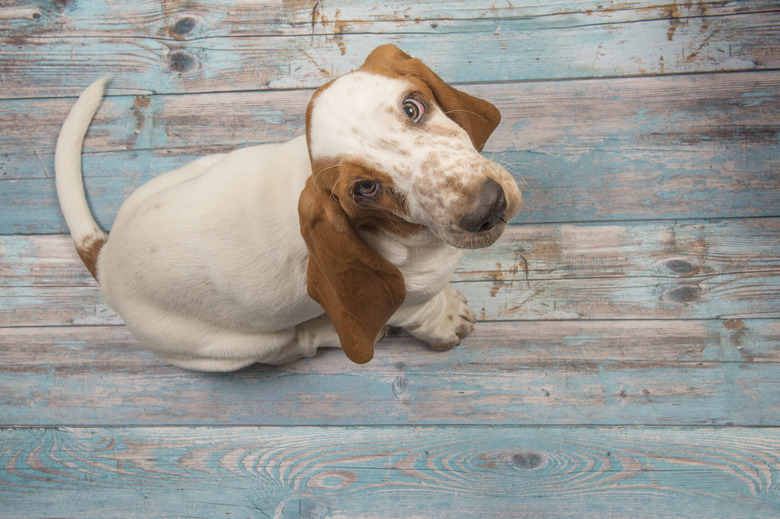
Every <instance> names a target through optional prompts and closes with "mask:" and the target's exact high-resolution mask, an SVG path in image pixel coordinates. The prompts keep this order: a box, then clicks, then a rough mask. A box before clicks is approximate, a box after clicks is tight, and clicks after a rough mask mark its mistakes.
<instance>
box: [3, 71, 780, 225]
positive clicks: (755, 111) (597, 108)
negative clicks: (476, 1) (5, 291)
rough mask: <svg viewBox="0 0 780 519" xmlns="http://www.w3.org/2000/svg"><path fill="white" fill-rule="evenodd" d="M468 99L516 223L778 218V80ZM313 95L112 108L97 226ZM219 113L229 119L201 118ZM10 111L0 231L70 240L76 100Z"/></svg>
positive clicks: (100, 140)
mask: <svg viewBox="0 0 780 519" xmlns="http://www.w3.org/2000/svg"><path fill="white" fill-rule="evenodd" d="M678 89H682V90H678ZM469 91H471V92H472V93H474V94H476V95H480V96H481V97H484V98H486V99H490V100H492V101H494V102H495V103H496V104H497V105H498V106H499V108H500V109H501V110H502V112H503V114H504V122H503V124H502V125H501V127H500V128H499V130H498V132H497V133H496V135H495V136H494V137H493V139H491V141H490V142H489V152H490V153H489V155H490V156H492V157H493V158H494V159H495V160H498V161H499V162H502V163H504V164H506V165H507V166H508V167H509V168H510V170H511V171H513V173H514V174H515V176H516V178H517V179H518V182H519V184H520V185H521V187H522V188H523V189H524V191H525V207H524V208H523V210H522V211H521V213H520V214H519V215H518V217H517V218H516V220H515V221H516V222H523V223H525V222H537V223H538V222H560V221H615V220H621V219H629V220H634V219H648V218H654V219H662V218H667V219H674V218H713V217H735V216H747V217H756V216H774V215H777V214H778V212H777V209H778V207H780V176H778V175H777V174H776V167H777V157H778V154H779V153H780V139H778V128H779V127H778V125H777V123H776V121H777V118H778V117H780V97H778V91H780V75H779V74H778V73H767V74H724V75H720V74H718V75H712V76H709V75H708V76H695V77H679V76H678V77H672V78H638V79H620V80H610V81H575V82H564V83H556V82H551V83H539V84H511V85H489V86H474V87H471V88H470V89H469ZM309 95H310V92H308V91H307V92H300V93H290V92H285V93H268V94H258V93H247V94H229V95H228V94H224V95H223V94H221V95H213V96H212V95H202V96H201V95H196V96H162V97H157V96H153V97H152V98H138V97H111V98H109V99H108V100H107V102H106V105H105V106H104V107H103V109H101V111H100V112H99V114H98V118H97V119H96V121H95V125H94V126H93V127H92V131H91V134H90V137H89V138H88V139H87V142H86V147H85V151H86V155H85V158H84V169H85V172H86V178H87V182H86V184H87V189H88V191H89V192H90V194H91V195H92V201H93V208H94V210H95V213H96V215H97V217H98V220H99V221H100V223H101V224H102V225H103V226H104V227H106V228H109V227H110V225H111V222H112V221H113V218H114V215H115V214H116V211H117V210H118V207H119V205H120V204H121V201H122V200H123V199H124V197H126V196H127V194H128V193H129V192H130V191H132V189H134V188H135V187H137V186H139V185H141V184H142V183H143V182H144V181H146V180H148V179H149V178H152V177H153V176H155V175H157V174H159V173H162V172H165V171H167V170H169V169H172V168H174V167H176V166H178V165H181V164H182V163H185V162H186V161H188V160H191V159H194V158H196V157H197V156H200V155H202V154H204V153H208V152H211V151H215V150H217V149H218V150H221V151H223V150H225V149H229V148H231V147H234V146H242V145H246V144H251V143H257V142H269V141H280V140H286V139H288V138H289V137H290V136H292V135H294V134H296V133H298V132H300V131H302V127H301V125H302V122H303V121H302V114H303V112H304V107H305V104H306V102H307V100H308V97H309ZM211 103H213V105H214V110H215V111H216V112H217V113H219V114H220V116H219V117H210V116H204V113H205V112H206V111H207V110H208V106H210V104H211ZM0 106H3V107H5V108H6V111H5V116H0V119H3V120H4V121H3V122H4V123H7V124H8V127H9V128H13V129H14V131H12V132H8V133H7V134H5V135H4V136H3V137H0V143H2V146H3V148H4V149H6V150H7V152H6V153H7V155H6V156H4V157H2V158H0V173H2V177H1V178H0V202H1V203H0V205H2V206H3V207H4V211H3V212H2V213H0V233H4V234H9V233H41V232H45V233H48V232H63V231H64V222H63V221H62V219H61V217H60V216H59V214H58V211H59V210H58V206H57V203H56V197H55V196H54V182H53V179H52V178H51V176H52V175H53V165H52V164H53V159H52V153H53V146H54V142H55V140H56V134H57V130H58V125H59V121H60V120H61V119H62V118H64V115H65V113H66V112H67V110H68V109H69V107H70V101H68V100H44V101H40V102H35V103H33V102H21V101H6V102H4V103H0ZM22 114H23V115H24V116H21V115H22ZM52 114H57V117H56V124H51V121H52V118H53V117H54V116H53V115H52ZM584 114H587V115H584ZM128 149H129V150H128ZM96 152H97V153H96Z"/></svg>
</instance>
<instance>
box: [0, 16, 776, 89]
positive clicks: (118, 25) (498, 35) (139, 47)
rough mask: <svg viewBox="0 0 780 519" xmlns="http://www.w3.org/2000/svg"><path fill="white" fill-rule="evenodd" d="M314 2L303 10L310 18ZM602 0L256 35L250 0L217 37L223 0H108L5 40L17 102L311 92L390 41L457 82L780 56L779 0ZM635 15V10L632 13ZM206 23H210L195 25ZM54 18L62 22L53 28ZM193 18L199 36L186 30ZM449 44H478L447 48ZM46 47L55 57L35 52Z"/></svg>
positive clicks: (739, 65) (38, 21)
mask: <svg viewBox="0 0 780 519" xmlns="http://www.w3.org/2000/svg"><path fill="white" fill-rule="evenodd" d="M146 5H147V6H149V5H150V4H146ZM315 5H316V3H314V4H308V3H307V4H304V6H300V4H299V5H298V7H302V9H300V11H303V12H304V13H306V12H311V10H312V6H315ZM598 5H599V4H597V3H595V2H594V4H593V5H592V7H594V8H595V9H596V10H597V11H599V12H598V13H597V15H596V16H594V15H593V12H591V13H588V12H587V9H586V10H585V11H584V12H575V13H571V12H568V13H565V14H562V15H557V16H530V17H526V16H523V15H522V14H520V15H514V16H509V17H503V18H495V17H489V18H483V19H480V18H468V19H448V17H442V18H441V19H435V20H433V21H426V22H425V23H423V22H422V20H421V21H420V23H416V21H412V22H411V23H410V21H409V20H405V19H404V20H398V19H396V20H389V21H371V20H368V21H363V20H362V19H358V20H348V19H327V16H326V17H325V18H323V17H322V16H319V17H316V19H314V20H306V19H303V20H302V19H300V16H299V17H298V18H297V19H293V20H292V22H293V24H292V25H290V23H289V20H286V19H285V17H284V16H283V15H282V17H281V18H280V20H279V22H278V24H275V27H274V28H270V29H267V30H262V31H261V33H262V35H260V36H257V35H253V34H251V32H252V31H251V30H250V34H247V33H246V31H245V29H244V28H245V27H246V25H247V24H251V22H252V20H254V18H255V17H258V16H259V18H260V19H261V20H268V21H270V20H269V17H268V16H267V15H263V14H262V13H260V14H259V15H258V14H255V13H257V12H258V10H259V9H264V8H266V6H267V4H266V3H262V4H259V5H258V4H255V7H254V9H252V11H251V13H248V16H247V17H246V18H245V19H244V20H245V22H244V25H242V26H241V27H240V28H239V29H238V30H237V31H235V32H234V31H233V30H232V29H230V30H228V31H227V34H226V35H223V34H221V33H224V32H225V31H224V29H222V30H220V29H217V30H216V31H214V32H211V27H209V24H213V23H215V22H217V20H216V19H215V18H217V19H218V18H219V16H220V15H221V14H222V13H224V12H225V9H224V7H222V8H221V9H220V8H215V9H214V10H213V11H211V12H209V11H206V13H207V14H205V15H204V16H206V18H205V19H201V14H200V13H204V11H203V10H199V11H195V12H194V14H193V15H192V16H190V17H189V19H190V20H193V21H194V22H190V23H184V24H182V25H177V24H179V22H180V21H181V19H182V18H183V17H186V12H182V11H175V13H174V12H172V13H165V14H166V15H165V16H163V17H161V16H160V10H159V8H156V7H155V9H154V12H153V13H152V14H151V17H152V22H151V24H152V26H151V27H149V28H147V29H141V30H140V31H139V27H138V25H137V24H135V23H134V22H133V21H132V18H131V19H129V20H128V19H126V18H124V17H123V16H122V11H121V9H120V10H119V12H117V8H116V7H115V6H114V4H112V3H108V2H106V3H102V2H101V3H94V4H93V3H91V2H90V3H73V4H70V5H69V7H68V8H67V9H66V10H65V12H63V13H54V14H53V15H50V14H49V13H48V12H46V11H45V10H41V12H40V16H38V17H37V18H35V17H34V14H31V15H30V17H31V18H32V19H31V20H27V19H26V18H25V22H24V23H23V24H22V27H21V28H20V27H19V26H18V25H16V26H15V27H16V28H15V29H14V31H13V32H16V34H11V35H9V36H8V37H7V38H6V39H5V40H3V42H2V43H3V45H0V59H1V60H2V61H3V63H4V75H5V77H6V79H5V83H6V87H7V88H6V92H7V94H6V95H8V96H12V97H43V96H52V95H58V96H59V95H73V94H75V93H76V92H78V91H80V90H81V88H82V86H83V82H84V79H85V78H90V77H92V78H96V77H97V76H100V75H104V74H106V73H107V72H113V73H115V74H116V75H117V77H118V78H119V79H121V84H122V85H123V87H124V88H125V89H127V90H126V91H128V92H133V93H146V92H150V91H151V92H166V93H172V92H184V91H186V92H208V91H229V90H247V89H256V88H258V87H260V88H301V87H316V86H319V85H321V84H323V83H325V82H326V81H328V80H330V79H332V78H333V77H335V76H338V75H341V74H343V73H345V72H347V71H349V70H352V69H354V68H355V67H356V66H357V65H359V64H360V63H361V62H362V61H363V59H364V58H365V56H366V54H367V53H368V51H369V50H370V49H373V48H374V47H376V46H378V45H380V44H383V43H395V44H397V45H399V46H401V47H402V48H404V49H405V50H407V51H408V52H409V53H411V54H413V55H416V56H420V57H425V58H427V60H429V61H430V64H432V65H435V66H434V68H435V70H436V71H437V72H439V73H440V74H441V75H442V76H443V77H448V78H450V80H451V81H456V82H475V81H476V82H486V81H515V80H527V79H534V80H538V79H551V78H555V79H563V78H581V77H612V76H625V75H646V74H669V73H685V72H714V71H734V70H770V69H773V68H776V67H777V66H778V63H780V54H778V52H777V50H778V49H777V46H776V45H770V46H767V42H775V41H778V39H780V38H778V31H780V23H778V22H780V11H778V10H777V9H776V7H775V8H774V9H773V8H771V7H769V8H766V7H765V8H764V9H763V10H762V9H758V12H747V13H745V12H744V11H743V12H734V13H733V14H730V15H723V16H718V17H709V16H706V15H704V14H703V13H702V12H701V11H699V12H698V13H695V12H691V13H688V14H687V15H685V14H681V13H680V12H679V10H680V7H675V8H672V9H671V10H670V9H669V8H664V7H659V6H657V5H654V6H652V7H651V8H650V9H643V8H642V7H643V6H639V8H638V9H636V10H628V11H626V10H615V9H611V10H609V9H599V8H598ZM674 9H677V11H678V12H677V14H675V12H674ZM694 9H696V8H695V7H691V8H689V9H688V10H689V11H691V10H694ZM307 10H308V11H307ZM365 10H366V8H365V4H363V5H362V6H360V8H359V9H358V10H357V11H356V16H360V17H361V18H362V16H364V13H365ZM683 10H685V8H683ZM441 11H442V12H446V9H444V8H443V9H442V10H441ZM104 12H108V14H109V20H111V21H112V22H113V23H112V24H110V25H108V26H106V24H102V25H100V26H99V30H97V31H95V32H94V33H93V32H92V31H91V29H90V25H91V24H93V23H94V22H95V21H96V20H98V19H100V18H101V16H105V14H104ZM521 12H522V11H521ZM627 12H630V13H633V16H629V17H626V13H627ZM74 13H75V16H76V18H78V19H80V20H81V23H80V24H76V26H75V27H71V28H70V31H68V30H65V31H62V30H57V28H58V27H63V26H66V27H67V21H68V20H69V18H70V17H71V16H74ZM615 13H621V14H617V15H616V14H615ZM334 14H335V13H334ZM485 14H488V12H487V11H485ZM491 14H492V13H491ZM137 16H140V17H142V18H143V17H144V14H142V13H137ZM270 19H271V20H273V19H274V16H272V17H271V18H270ZM63 20H64V21H65V23H63ZM201 21H202V22H203V23H205V24H206V27H205V28H199V27H197V26H198V24H199V23H200V22H201ZM49 25H53V26H54V29H55V30H54V31H51V32H50V31H47V30H46V29H47V26H49ZM272 25H274V24H272ZM189 26H191V29H190V31H189V32H194V33H195V34H196V36H194V37H193V38H192V39H186V38H184V37H181V36H183V35H182V34H178V35H177V31H181V29H182V28H184V27H189ZM177 27H178V29H177ZM95 33H96V34H95ZM121 35H123V36H124V37H118V36H121ZM464 44H465V46H464ZM454 48H468V49H469V52H468V53H466V54H465V55H464V53H463V52H452V49H454ZM41 55H43V56H46V58H47V59H45V60H41V59H38V58H37V57H36V56H41ZM475 64H479V66H475Z"/></svg>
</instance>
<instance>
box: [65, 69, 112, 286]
mask: <svg viewBox="0 0 780 519" xmlns="http://www.w3.org/2000/svg"><path fill="white" fill-rule="evenodd" d="M110 79H111V78H110V77H104V78H101V79H98V80H97V81H95V82H94V83H92V84H91V85H90V86H89V87H87V89H86V90H84V92H83V93H82V94H81V96H79V98H78V100H77V101H76V104H75V105H73V108H71V110H70V113H69V114H68V117H67V118H66V119H65V122H64V123H63V125H62V129H61V130H60V137H59V139H57V148H56V150H55V151H54V170H55V171H56V180H57V196H58V197H59V199H60V208H61V209H62V215H63V216H64V217H65V222H66V223H67V224H68V229H70V234H71V237H72V238H73V243H74V244H75V245H76V251H77V252H78V253H79V256H80V257H81V261H83V262H84V265H86V267H87V269H88V270H89V272H90V273H91V274H92V277H94V278H95V279H97V258H98V253H99V252H100V249H101V248H102V247H103V245H104V244H105V243H106V240H108V235H107V234H106V233H105V232H103V231H102V230H101V229H100V227H99V226H98V224H97V222H96V221H95V218H94V217H93V216H92V212H91V211H90V210H89V206H88V205H87V197H86V195H85V194H84V180H83V178H82V176H81V148H82V146H83V145H84V136H85V135H86V134H87V129H88V128H89V125H90V123H91V122H92V117H94V115H95V112H97V109H98V107H99V106H100V102H101V101H102V99H103V92H104V91H105V88H106V83H108V81H109V80H110Z"/></svg>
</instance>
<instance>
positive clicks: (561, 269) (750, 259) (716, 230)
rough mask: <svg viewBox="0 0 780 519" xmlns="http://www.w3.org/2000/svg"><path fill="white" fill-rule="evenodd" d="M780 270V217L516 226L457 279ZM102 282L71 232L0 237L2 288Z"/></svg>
mask: <svg viewBox="0 0 780 519" xmlns="http://www.w3.org/2000/svg"><path fill="white" fill-rule="evenodd" d="M778 269H780V219H778V218H755V219H744V220H741V219H730V220H725V221H720V222H706V221H705V222H684V223H669V222H633V223H621V224H609V225H593V224H564V225H519V226H518V225H513V226H509V227H507V229H506V231H505V232H504V235H503V236H502V237H501V238H500V239H499V240H498V241H497V242H496V243H495V244H493V245H492V246H491V247H489V248H487V249H483V250H479V251H473V252H471V253H469V254H467V255H466V256H465V257H464V258H463V259H462V260H461V261H460V264H459V266H458V268H457V270H456V271H455V280H456V281H459V282H465V281H486V280H487V281H491V282H493V285H494V286H493V288H491V292H492V291H493V290H494V289H495V290H497V291H498V290H501V289H502V287H505V285H506V284H512V283H514V284H516V285H517V286H518V287H520V286H521V285H522V283H523V282H525V281H526V280H537V281H541V280H545V281H547V280H555V279H591V278H613V279H618V278H629V277H659V278H664V279H670V278H671V279H678V280H682V281H685V280H691V279H694V280H695V279H700V278H696V277H695V276H710V275H713V274H735V273H753V274H755V275H765V274H768V275H772V274H773V273H774V272H776V271H777V270H778ZM94 283H95V281H94V280H93V279H92V276H91V275H90V274H89V272H88V271H87V269H86V268H84V265H83V263H82V262H81V259H80V258H79V257H78V256H77V255H76V252H75V249H74V247H73V243H72V241H71V239H70V236H68V235H33V236H27V235H16V236H0V286H3V287H44V286H50V287H89V286H94Z"/></svg>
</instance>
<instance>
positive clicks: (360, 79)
mask: <svg viewBox="0 0 780 519" xmlns="http://www.w3.org/2000/svg"><path fill="white" fill-rule="evenodd" d="M380 49H382V48H380ZM393 50H394V51H395V52H392V51H393ZM378 52H380V51H379V50H378V51H375V54H376V53H378ZM398 53H400V51H398V50H397V49H394V48H391V49H388V50H387V51H386V52H384V54H389V55H383V56H381V58H382V60H390V61H392V60H397V61H398V63H399V64H401V65H402V66H403V64H404V63H405V62H408V61H413V62H414V66H415V67H417V68H419V67H424V65H422V64H421V63H420V62H419V61H418V60H411V58H409V57H408V56H406V55H403V54H402V53H401V55H400V56H399V54H398ZM372 56H373V54H372ZM382 60H380V59H379V57H378V58H374V59H372V58H371V57H370V58H369V60H367V62H366V65H364V66H363V67H361V68H360V69H359V70H357V71H355V72H352V73H350V74H347V75H345V76H342V77H341V78H339V79H336V80H335V81H333V82H331V83H329V84H328V85H326V86H324V87H322V88H321V89H320V90H318V91H317V93H316V94H315V95H314V97H313V98H312V102H311V103H310V105H309V110H308V113H307V136H308V139H309V152H310V154H311V159H312V169H313V176H315V177H317V180H318V182H320V183H322V184H323V185H324V186H326V189H328V190H330V192H331V193H333V194H334V195H335V196H336V197H337V198H338V200H339V203H340V204H341V206H342V208H343V210H344V211H345V213H346V214H347V215H348V216H349V217H350V218H351V219H352V221H353V222H354V224H355V226H356V227H358V228H361V227H371V226H376V225H379V226H382V227H383V228H385V229H386V230H388V231H390V232H396V233H398V234H402V235H405V234H412V233H426V232H427V233H431V234H432V235H434V236H435V237H436V238H439V239H441V240H443V241H445V242H447V243H448V244H450V245H452V246H454V247H459V248H469V249H470V248H479V247H485V246H488V245H490V244H492V243H493V242H495V241H496V240H497V239H498V237H499V236H500V235H501V233H502V232H503V230H504V226H505V224H506V222H507V221H508V220H509V219H511V218H512V217H513V216H514V215H515V214H516V213H517V211H518V209H519V207H520V203H521V195H520V190H519V189H518V188H517V184H516V183H515V181H514V180H513V179H512V177H511V176H510V175H509V173H507V171H506V170H505V169H504V168H502V167H501V166H499V165H498V164H496V163H494V162H492V161H490V160H488V159H486V158H484V157H483V156H482V155H480V153H479V151H477V147H478V148H481V147H482V146H483V145H484V142H485V140H487V137H488V136H489V133H490V132H492V129H493V128H494V127H495V126H496V125H497V124H498V120H499V117H500V116H499V115H498V112H497V111H496V110H495V108H494V107H493V106H492V105H490V104H489V103H487V102H485V101H482V100H478V99H475V98H472V97H470V96H467V95H466V94H463V93H461V92H458V91H457V90H455V89H452V88H451V87H449V86H448V85H446V84H445V83H443V82H442V81H441V80H440V79H438V77H435V76H434V75H433V73H430V74H431V75H432V77H433V78H435V79H433V80H431V79H429V78H426V77H420V76H419V75H412V76H402V75H399V74H395V73H393V72H392V71H390V72H389V73H388V70H383V68H382V66H383V65H387V66H393V65H395V63H392V62H391V63H390V64H388V63H387V62H386V61H382ZM426 70H427V67H426ZM442 90H444V92H442ZM449 98H455V100H456V101H455V102H452V101H451V100H450V99H449ZM442 101H443V102H444V103H447V102H448V101H449V104H452V105H455V106H442ZM453 114H457V115H459V116H460V119H459V121H458V122H456V120H454V119H453V118H452V116H453ZM469 118H471V120H470V119H469ZM472 120H476V121H477V123H472ZM459 122H460V123H461V124H463V125H464V126H466V128H464V126H461V124H459ZM472 126H473V127H474V128H473V129H472V128H471V127H472ZM467 128H468V129H470V130H472V131H471V133H470V132H469V131H467Z"/></svg>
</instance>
